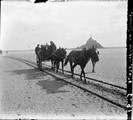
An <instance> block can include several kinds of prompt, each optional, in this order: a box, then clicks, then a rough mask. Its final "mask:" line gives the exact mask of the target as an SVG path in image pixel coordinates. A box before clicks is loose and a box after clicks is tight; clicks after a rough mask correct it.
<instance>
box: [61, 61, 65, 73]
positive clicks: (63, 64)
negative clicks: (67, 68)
mask: <svg viewBox="0 0 133 120" xmlns="http://www.w3.org/2000/svg"><path fill="white" fill-rule="evenodd" d="M61 62H62V74H64V64H63V63H64V61H63V60H62V61H61Z"/></svg>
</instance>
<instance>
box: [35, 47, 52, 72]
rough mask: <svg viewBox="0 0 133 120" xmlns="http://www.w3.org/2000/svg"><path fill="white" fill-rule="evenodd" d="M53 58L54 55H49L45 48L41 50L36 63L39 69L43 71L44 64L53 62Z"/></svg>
mask: <svg viewBox="0 0 133 120" xmlns="http://www.w3.org/2000/svg"><path fill="white" fill-rule="evenodd" d="M44 47H45V46H44ZM53 57H54V55H53V54H52V53H49V51H48V50H46V49H45V48H41V49H39V51H38V52H37V54H36V62H37V67H38V69H39V70H42V62H44V61H49V60H51V61H52V60H53Z"/></svg>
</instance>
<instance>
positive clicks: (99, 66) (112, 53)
mask: <svg viewBox="0 0 133 120" xmlns="http://www.w3.org/2000/svg"><path fill="white" fill-rule="evenodd" d="M70 51H71V50H68V52H67V53H69V52H70ZM99 52H100V54H99V59H100V60H99V62H97V63H96V66H95V71H96V73H91V71H92V63H91V61H89V62H88V64H87V65H86V67H85V72H86V76H88V77H92V78H97V79H99V80H102V81H105V82H108V83H112V84H115V85H119V86H123V87H125V88H126V48H118V49H99ZM6 55H8V56H14V57H19V58H23V59H27V60H30V61H33V62H36V55H35V53H34V51H23V52H22V51H21V52H9V53H8V54H6ZM46 63H47V64H50V63H49V62H46ZM65 70H70V65H69V63H68V65H67V66H65ZM75 72H76V73H79V74H80V67H79V66H77V67H76V68H75Z"/></svg>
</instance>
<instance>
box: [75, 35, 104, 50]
mask: <svg viewBox="0 0 133 120" xmlns="http://www.w3.org/2000/svg"><path fill="white" fill-rule="evenodd" d="M93 46H94V47H97V48H103V46H102V45H101V44H100V43H98V42H97V41H96V40H94V39H93V38H92V37H90V38H89V39H88V40H87V42H86V44H83V45H81V46H80V47H77V48H78V49H83V48H92V47H93Z"/></svg>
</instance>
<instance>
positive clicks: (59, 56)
mask: <svg viewBox="0 0 133 120" xmlns="http://www.w3.org/2000/svg"><path fill="white" fill-rule="evenodd" d="M37 56H38V59H39V60H38V62H39V67H40V69H41V70H42V61H51V65H52V69H55V68H56V71H57V72H58V69H59V65H60V62H62V73H64V69H63V68H64V59H65V58H66V49H64V48H58V49H57V50H55V52H53V53H51V52H50V51H49V50H47V49H46V45H41V48H40V49H39V51H38V52H37Z"/></svg>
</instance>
